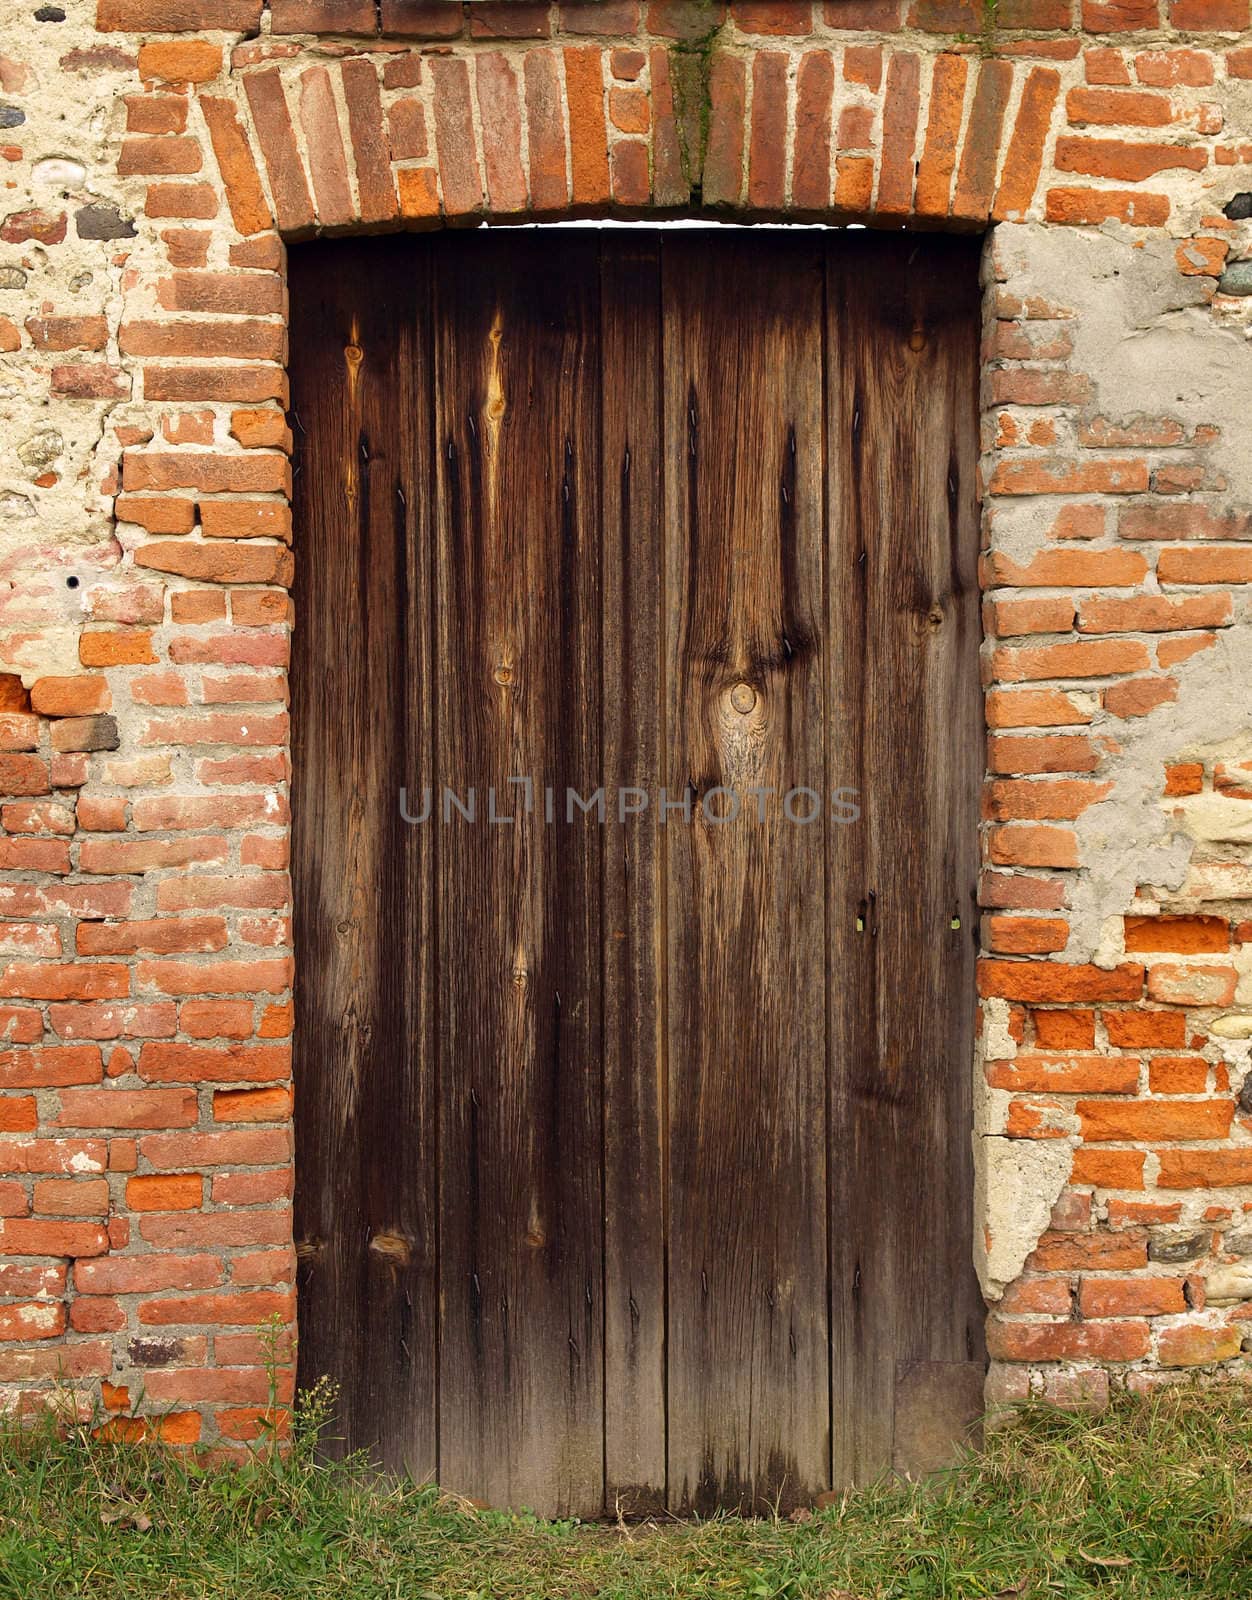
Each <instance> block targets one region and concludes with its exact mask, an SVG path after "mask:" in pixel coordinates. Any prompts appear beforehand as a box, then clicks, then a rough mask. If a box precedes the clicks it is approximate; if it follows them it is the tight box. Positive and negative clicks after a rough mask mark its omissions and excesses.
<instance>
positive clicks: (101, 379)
mask: <svg viewBox="0 0 1252 1600" xmlns="http://www.w3.org/2000/svg"><path fill="white" fill-rule="evenodd" d="M51 380H52V392H53V393H54V394H59V395H63V396H65V397H66V398H68V399H71V400H119V399H125V398H126V397H127V396H128V395H129V394H130V375H129V373H126V372H124V371H123V370H122V369H121V368H120V367H107V366H91V365H87V364H85V363H80V364H77V365H73V366H67V367H53V369H52V374H51Z"/></svg>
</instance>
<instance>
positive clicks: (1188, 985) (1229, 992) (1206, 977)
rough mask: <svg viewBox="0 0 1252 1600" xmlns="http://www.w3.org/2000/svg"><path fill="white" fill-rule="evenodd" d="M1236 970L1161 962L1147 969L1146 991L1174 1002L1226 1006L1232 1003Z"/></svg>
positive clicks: (1158, 997)
mask: <svg viewBox="0 0 1252 1600" xmlns="http://www.w3.org/2000/svg"><path fill="white" fill-rule="evenodd" d="M1238 977H1239V974H1238V972H1237V971H1236V970H1235V968H1234V967H1226V966H1195V967H1186V966H1179V965H1176V964H1174V963H1167V962H1162V963H1158V964H1157V965H1155V966H1153V967H1152V968H1150V969H1149V972H1148V994H1149V995H1150V996H1151V997H1152V999H1153V1000H1160V1001H1163V1002H1164V1003H1165V1004H1167V1005H1176V1006H1228V1005H1231V1004H1233V1003H1234V998H1235V985H1236V983H1237V981H1238Z"/></svg>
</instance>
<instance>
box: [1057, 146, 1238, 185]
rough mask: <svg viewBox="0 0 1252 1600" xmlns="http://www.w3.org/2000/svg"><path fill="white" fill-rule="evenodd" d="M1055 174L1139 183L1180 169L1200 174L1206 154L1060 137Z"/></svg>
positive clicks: (1199, 150) (1197, 150)
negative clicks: (1066, 173) (1075, 174)
mask: <svg viewBox="0 0 1252 1600" xmlns="http://www.w3.org/2000/svg"><path fill="white" fill-rule="evenodd" d="M1053 160H1054V164H1055V166H1056V168H1057V171H1058V172H1082V173H1086V174H1088V175H1090V176H1092V177H1097V178H1121V179H1123V180H1124V181H1129V182H1131V183H1140V182H1142V181H1143V179H1144V178H1150V177H1152V176H1153V175H1154V174H1156V173H1158V172H1164V171H1168V170H1170V169H1172V168H1178V167H1183V168H1187V169H1189V170H1190V171H1192V172H1199V171H1200V170H1201V169H1202V168H1203V167H1204V166H1205V165H1207V162H1208V153H1207V151H1205V150H1204V149H1202V148H1201V147H1199V146H1197V145H1177V144H1136V143H1132V142H1130V141H1128V140H1125V139H1083V138H1078V137H1075V136H1063V137H1061V138H1059V139H1058V140H1057V141H1056V152H1055V155H1054V157H1053Z"/></svg>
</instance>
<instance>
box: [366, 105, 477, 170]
mask: <svg viewBox="0 0 1252 1600" xmlns="http://www.w3.org/2000/svg"><path fill="white" fill-rule="evenodd" d="M480 103H481V98H480ZM387 137H388V140H389V142H390V145H391V157H392V160H393V161H415V160H417V161H420V160H425V158H426V156H427V155H429V153H430V151H429V145H428V141H427V138H426V110H425V107H424V106H423V105H422V102H421V101H420V100H419V99H418V98H417V97H416V95H405V96H404V97H403V98H402V99H400V100H393V101H392V102H391V105H390V106H389V107H388V110H387Z"/></svg>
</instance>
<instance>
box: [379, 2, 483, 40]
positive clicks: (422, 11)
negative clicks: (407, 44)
mask: <svg viewBox="0 0 1252 1600" xmlns="http://www.w3.org/2000/svg"><path fill="white" fill-rule="evenodd" d="M463 22H464V12H463V9H462V7H461V6H460V5H459V4H458V3H457V0H382V24H383V33H384V34H385V35H389V34H399V35H401V36H403V37H404V38H409V39H455V38H456V36H457V35H458V34H459V33H460V32H461V28H462V26H463Z"/></svg>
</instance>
